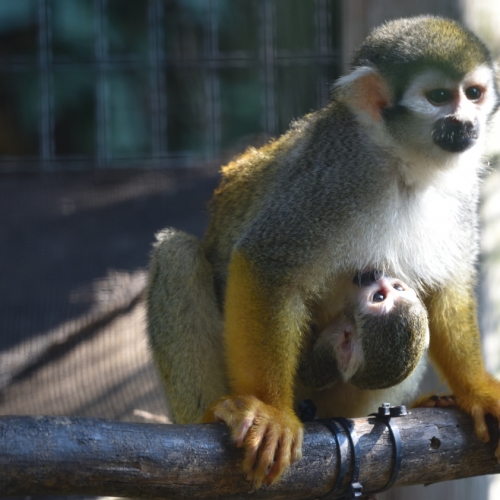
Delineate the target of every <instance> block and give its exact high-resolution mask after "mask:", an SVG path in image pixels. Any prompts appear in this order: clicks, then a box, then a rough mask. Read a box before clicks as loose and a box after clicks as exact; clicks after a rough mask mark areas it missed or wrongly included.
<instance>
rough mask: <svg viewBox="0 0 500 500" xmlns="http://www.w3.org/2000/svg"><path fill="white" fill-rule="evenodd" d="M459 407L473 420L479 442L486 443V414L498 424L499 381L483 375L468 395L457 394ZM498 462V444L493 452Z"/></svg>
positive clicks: (499, 420)
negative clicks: (482, 378)
mask: <svg viewBox="0 0 500 500" xmlns="http://www.w3.org/2000/svg"><path fill="white" fill-rule="evenodd" d="M457 399H458V404H459V406H460V407H461V408H462V409H463V410H465V411H466V412H467V413H469V414H470V415H472V418H473V419H474V429H475V431H476V434H477V436H478V437H479V439H481V441H483V442H485V443H486V442H488V441H489V440H490V433H489V432H488V427H487V425H486V420H485V416H486V414H488V413H489V414H490V415H493V416H494V417H495V418H496V419H497V420H498V422H499V423H500V381H498V380H497V379H496V378H495V377H493V376H492V375H490V374H489V373H485V374H484V380H481V381H479V382H477V383H476V385H475V387H474V388H473V390H472V391H470V393H468V394H457ZM495 456H496V458H497V460H498V461H499V462H500V443H499V444H498V446H497V449H496V451H495Z"/></svg>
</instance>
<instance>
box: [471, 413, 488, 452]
mask: <svg viewBox="0 0 500 500" xmlns="http://www.w3.org/2000/svg"><path fill="white" fill-rule="evenodd" d="M471 415H472V418H473V419H474V430H475V432H476V435H477V437H478V438H479V439H480V440H481V441H483V443H486V442H488V441H489V440H490V434H489V432H488V427H487V425H486V420H485V418H484V417H485V411H484V410H483V409H482V408H481V407H480V406H478V405H475V406H473V407H472V410H471Z"/></svg>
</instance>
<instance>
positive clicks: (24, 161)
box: [0, 0, 340, 172]
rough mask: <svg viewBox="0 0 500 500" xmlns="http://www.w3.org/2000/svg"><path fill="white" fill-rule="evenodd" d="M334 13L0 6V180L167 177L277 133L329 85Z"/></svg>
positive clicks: (258, 7)
mask: <svg viewBox="0 0 500 500" xmlns="http://www.w3.org/2000/svg"><path fill="white" fill-rule="evenodd" d="M339 7H340V2H339V1H337V0H16V2H6V1H2V2H0V72H1V76H2V78H1V80H0V106H1V107H2V110H3V112H2V114H1V117H0V169H1V170H2V171H3V172H19V171H38V170H43V171H68V170H74V169H89V168H103V167H104V168H107V167H171V166H174V165H176V166H177V165H186V164H188V163H189V162H191V161H193V160H196V161H200V160H201V161H203V160H210V159H214V158H218V156H219V155H220V153H221V151H224V150H226V149H227V148H230V147H233V146H235V145H239V144H241V141H242V140H243V141H244V140H245V139H242V138H244V137H252V136H258V135H259V134H267V135H270V136H274V135H276V134H280V133H281V132H283V131H284V130H286V128H287V127H288V125H289V122H290V120H292V119H293V118H296V117H299V116H301V115H302V114H304V113H306V112H308V111H310V110H313V109H316V108H318V107H319V106H321V105H323V104H325V102H326V101H327V98H328V84H329V82H330V83H331V82H332V81H333V80H334V78H336V77H337V76H338V75H339V69H340V52H339V43H340V37H339V33H340V30H339V24H340V15H339Z"/></svg>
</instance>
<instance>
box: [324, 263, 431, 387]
mask: <svg viewBox="0 0 500 500" xmlns="http://www.w3.org/2000/svg"><path fill="white" fill-rule="evenodd" d="M351 286H352V288H351V289H350V290H349V291H348V293H347V299H346V306H345V309H344V312H343V314H342V315H341V316H340V317H339V318H337V319H336V320H335V321H334V322H332V324H331V325H329V326H328V327H327V328H326V329H325V330H324V331H323V332H322V333H321V334H320V337H323V341H324V340H325V339H326V337H328V336H330V339H329V344H330V346H331V348H332V349H333V354H334V358H335V360H332V362H335V363H336V364H337V367H338V370H339V372H340V375H341V377H342V379H343V380H344V381H345V382H350V383H352V384H354V385H356V386H357V387H359V388H360V389H383V388H386V387H392V386H394V385H396V384H398V383H400V382H402V381H403V380H404V379H405V378H406V377H408V375H410V374H411V372H412V371H413V370H414V369H415V368H416V366H417V364H418V362H419V361H420V358H421V356H422V354H423V352H424V351H425V349H426V348H427V346H428V343H429V329H428V319H427V311H426V308H425V306H424V305H423V303H422V301H421V300H420V299H419V297H418V296H417V294H416V292H415V290H413V289H412V288H411V287H409V286H408V285H407V284H406V283H404V282H403V281H401V280H400V279H397V278H392V277H388V276H384V275H383V274H382V273H381V272H379V271H365V272H360V273H357V274H356V276H355V277H354V279H353V280H352V285H351Z"/></svg>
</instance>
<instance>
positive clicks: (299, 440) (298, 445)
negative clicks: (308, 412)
mask: <svg viewBox="0 0 500 500" xmlns="http://www.w3.org/2000/svg"><path fill="white" fill-rule="evenodd" d="M303 441H304V429H299V431H298V432H297V434H296V435H295V439H294V440H293V443H292V451H291V454H290V455H291V460H290V463H292V464H293V463H294V462H295V461H296V460H300V459H301V458H302V444H303Z"/></svg>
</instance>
